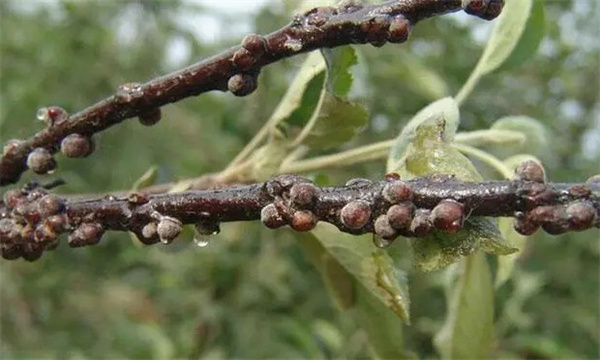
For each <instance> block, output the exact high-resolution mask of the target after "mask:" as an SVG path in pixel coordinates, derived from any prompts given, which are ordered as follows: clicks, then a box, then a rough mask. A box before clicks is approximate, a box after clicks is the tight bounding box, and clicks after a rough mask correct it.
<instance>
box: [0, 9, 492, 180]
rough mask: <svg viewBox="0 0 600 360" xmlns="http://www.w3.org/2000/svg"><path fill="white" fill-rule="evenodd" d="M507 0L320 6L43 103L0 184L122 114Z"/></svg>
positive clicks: (83, 147)
mask: <svg viewBox="0 0 600 360" xmlns="http://www.w3.org/2000/svg"><path fill="white" fill-rule="evenodd" d="M502 5H503V0H393V1H385V2H383V3H381V4H377V5H368V6H362V5H357V4H352V3H349V2H346V3H345V5H340V6H339V7H320V8H315V9H313V10H311V11H309V12H307V13H305V14H302V15H298V16H296V17H295V18H294V19H293V21H292V22H291V23H290V24H289V25H287V26H285V27H283V28H282V29H280V30H277V31H275V32H273V33H271V34H269V35H266V36H259V35H248V36H246V37H245V38H244V39H243V40H242V43H241V45H240V46H237V47H234V48H231V49H229V50H226V51H225V52H223V53H221V54H219V55H216V56H213V57H211V58H208V59H206V60H203V61H201V62H199V63H197V64H195V65H192V66H190V67H188V68H185V69H183V70H180V71H177V72H174V73H171V74H168V75H165V76H163V77H160V78H157V79H154V80H151V81H149V82H147V83H145V84H137V83H130V84H123V85H121V86H120V87H119V89H118V90H117V92H116V93H115V94H114V95H112V96H110V97H108V98H106V99H104V100H102V101H100V102H98V103H97V104H95V105H92V106H90V107H89V108H87V109H85V110H83V111H80V112H78V113H76V114H73V115H71V116H69V115H68V114H67V113H66V112H65V111H64V110H63V109H60V108H58V107H49V108H45V109H42V110H41V111H40V113H39V114H38V118H40V119H41V120H44V121H45V122H46V123H47V124H48V126H47V127H46V128H45V129H43V130H41V131H39V132H38V133H37V134H35V135H34V136H33V137H31V138H29V139H27V140H10V141H9V142H8V143H7V144H6V145H5V146H4V150H3V153H2V157H1V158H0V186H2V185H7V184H11V183H15V182H17V181H18V180H19V178H20V176H21V174H22V173H23V172H25V171H26V170H27V168H31V169H32V170H33V171H34V172H36V173H39V174H45V173H47V172H49V171H51V170H53V169H54V168H55V167H56V162H55V161H54V159H53V154H54V153H56V152H57V151H58V150H59V149H60V151H61V152H62V153H63V154H65V155H67V156H71V157H85V156H88V155H89V154H91V153H92V151H93V148H94V147H93V142H92V141H91V136H92V135H93V134H95V133H98V132H100V131H102V130H104V129H106V128H108V127H111V126H113V125H116V124H118V123H120V122H121V121H123V120H125V119H128V118H133V117H138V118H139V120H140V122H141V123H142V124H144V125H153V124H155V123H157V122H158V121H159V120H160V116H161V113H160V107H162V106H164V105H166V104H169V103H173V102H176V101H179V100H181V99H184V98H187V97H190V96H197V95H200V94H202V93H204V92H207V91H212V90H220V91H227V90H229V91H231V92H232V93H234V94H235V95H238V96H244V95H247V94H249V93H251V92H252V91H253V90H254V89H255V88H256V85H257V84H256V83H257V82H256V77H257V75H258V73H259V72H260V70H261V69H262V67H264V66H266V65H268V64H271V63H273V62H276V61H279V60H281V59H284V58H287V57H290V56H294V55H296V54H300V53H305V52H308V51H312V50H315V49H319V48H330V47H336V46H341V45H347V44H357V43H358V44H364V43H370V44H372V45H374V46H382V45H383V44H385V43H386V42H392V43H400V42H404V41H405V40H406V39H407V37H408V35H409V32H410V30H411V28H412V27H413V26H414V25H415V24H416V23H417V22H418V21H420V20H422V19H425V18H428V17H433V16H437V15H441V14H445V13H448V12H455V11H459V10H465V11H466V12H467V13H469V14H473V15H476V16H479V17H481V18H484V19H493V18H495V17H496V16H498V14H499V13H500V11H501V9H502Z"/></svg>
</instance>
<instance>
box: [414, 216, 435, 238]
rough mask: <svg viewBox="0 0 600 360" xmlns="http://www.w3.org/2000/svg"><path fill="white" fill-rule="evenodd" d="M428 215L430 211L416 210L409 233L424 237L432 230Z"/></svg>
mask: <svg viewBox="0 0 600 360" xmlns="http://www.w3.org/2000/svg"><path fill="white" fill-rule="evenodd" d="M430 214H431V211H430V210H427V209H417V211H415V216H414V218H413V220H412V222H411V223H410V231H411V233H412V234H413V236H415V237H420V236H425V235H427V234H428V233H429V232H430V231H431V229H433V224H432V223H431V220H430Z"/></svg>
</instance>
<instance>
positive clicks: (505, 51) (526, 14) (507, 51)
mask: <svg viewBox="0 0 600 360" xmlns="http://www.w3.org/2000/svg"><path fill="white" fill-rule="evenodd" d="M533 2H534V0H518V1H517V0H511V1H507V2H506V4H505V5H504V9H503V10H502V14H500V16H499V17H498V19H497V20H496V25H495V26H494V30H493V31H492V34H491V36H490V39H489V40H488V42H487V45H486V47H485V49H484V50H483V54H482V55H481V58H479V62H478V63H477V65H476V66H475V69H474V70H473V72H472V73H471V75H469V78H468V79H467V81H466V82H465V84H464V85H463V87H462V88H461V89H460V91H459V92H458V94H457V95H456V100H457V101H458V102H459V103H462V102H463V101H464V100H465V99H466V97H467V96H468V95H469V94H470V93H471V91H473V89H474V88H475V86H476V85H477V83H478V82H479V80H480V79H481V77H483V76H484V75H486V74H489V73H491V72H492V71H494V70H496V69H498V68H499V67H500V66H501V65H502V64H503V63H504V62H505V61H506V60H507V59H508V58H509V57H510V55H511V54H512V53H513V51H514V50H515V48H517V44H518V43H519V41H520V39H521V37H522V35H523V34H524V32H525V28H526V27H527V23H528V20H529V18H530V15H531V12H532V8H533ZM532 26H533V25H532ZM533 39H534V40H535V37H534V38H533ZM527 45H535V41H533V42H532V41H530V40H529V41H528V42H526V43H524V44H523V45H522V47H525V46H527ZM536 48H537V45H536ZM533 50H535V49H533ZM526 51H527V49H523V48H522V49H521V52H522V53H524V52H526ZM530 51H531V49H530ZM519 56H521V57H524V55H523V54H521V55H519ZM515 61H516V60H515Z"/></svg>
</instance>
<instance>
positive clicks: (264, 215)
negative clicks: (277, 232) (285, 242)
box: [260, 204, 287, 229]
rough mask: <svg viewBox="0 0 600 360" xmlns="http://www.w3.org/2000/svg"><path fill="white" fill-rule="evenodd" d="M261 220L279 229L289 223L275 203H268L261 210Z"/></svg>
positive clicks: (269, 226)
mask: <svg viewBox="0 0 600 360" xmlns="http://www.w3.org/2000/svg"><path fill="white" fill-rule="evenodd" d="M260 221H261V222H262V223H263V224H264V225H265V226H266V227H268V228H269V229H277V228H279V227H282V226H284V225H286V224H287V221H286V220H285V217H284V216H283V214H281V213H280V212H279V210H278V209H277V206H276V205H275V204H268V205H267V206H265V207H263V208H262V210H261V211H260Z"/></svg>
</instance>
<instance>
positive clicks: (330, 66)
mask: <svg viewBox="0 0 600 360" xmlns="http://www.w3.org/2000/svg"><path fill="white" fill-rule="evenodd" d="M321 54H322V55H323V58H325V63H326V64H327V85H326V86H327V91H328V92H329V93H331V94H334V95H337V96H345V95H348V91H350V88H351V87H352V80H353V78H352V73H351V72H350V68H351V67H352V66H354V65H356V63H357V61H358V60H357V57H356V52H355V51H354V48H352V47H351V46H343V47H337V48H333V49H328V48H325V49H322V50H321Z"/></svg>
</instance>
